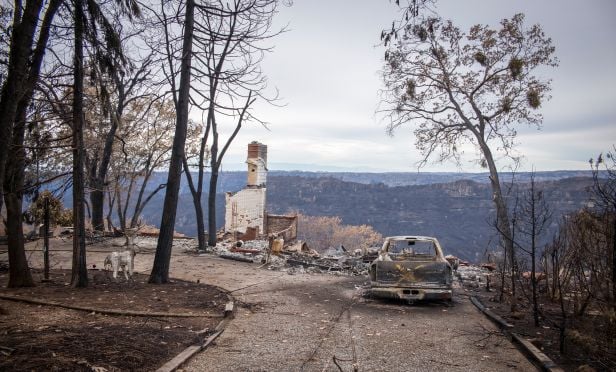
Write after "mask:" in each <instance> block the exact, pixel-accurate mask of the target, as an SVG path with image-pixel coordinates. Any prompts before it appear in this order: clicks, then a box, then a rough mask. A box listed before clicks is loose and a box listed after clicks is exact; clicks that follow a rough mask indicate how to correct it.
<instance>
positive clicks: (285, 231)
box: [225, 141, 297, 241]
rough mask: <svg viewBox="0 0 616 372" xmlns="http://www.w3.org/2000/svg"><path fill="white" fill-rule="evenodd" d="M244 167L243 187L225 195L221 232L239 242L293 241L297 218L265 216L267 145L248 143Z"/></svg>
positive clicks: (295, 235) (295, 234)
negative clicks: (274, 237) (272, 237)
mask: <svg viewBox="0 0 616 372" xmlns="http://www.w3.org/2000/svg"><path fill="white" fill-rule="evenodd" d="M246 164H247V167H248V169H247V170H248V175H247V182H246V187H245V188H244V189H242V190H240V191H237V192H227V193H226V195H225V232H227V233H231V234H233V235H234V236H235V237H237V238H238V239H242V240H253V239H257V238H259V237H264V236H266V235H277V236H280V237H283V238H284V239H285V241H290V240H294V239H295V238H296V237H297V216H284V215H268V213H267V211H266V201H267V198H266V196H267V146H266V145H264V144H262V143H259V142H256V141H253V142H251V143H249V144H248V157H247V159H246Z"/></svg>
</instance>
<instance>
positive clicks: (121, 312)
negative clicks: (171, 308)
mask: <svg viewBox="0 0 616 372" xmlns="http://www.w3.org/2000/svg"><path fill="white" fill-rule="evenodd" d="M0 299H2V300H8V301H18V302H25V303H29V304H34V305H45V306H56V307H61V308H65V309H70V310H79V311H87V312H90V313H92V312H94V313H99V314H106V315H124V316H146V317H168V318H222V317H223V315H222V314H219V315H213V314H192V313H157V312H147V311H145V312H142V311H131V310H113V309H111V310H108V309H97V308H92V307H85V306H74V305H65V304H62V303H59V302H54V301H43V300H37V299H34V298H27V297H14V296H7V295H0Z"/></svg>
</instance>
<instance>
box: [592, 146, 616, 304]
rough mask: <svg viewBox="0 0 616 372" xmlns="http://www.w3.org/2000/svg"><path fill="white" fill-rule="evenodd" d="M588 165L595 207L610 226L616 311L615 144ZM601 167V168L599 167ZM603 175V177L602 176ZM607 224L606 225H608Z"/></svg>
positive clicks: (612, 281)
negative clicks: (591, 177)
mask: <svg viewBox="0 0 616 372" xmlns="http://www.w3.org/2000/svg"><path fill="white" fill-rule="evenodd" d="M590 167H591V168H592V173H593V180H594V185H593V200H594V201H595V202H596V203H597V208H598V209H600V210H602V212H603V213H604V214H605V216H606V220H607V221H608V223H609V222H610V221H611V224H609V225H611V227H610V228H608V230H609V231H610V234H608V235H609V236H608V238H609V239H610V240H611V243H612V244H611V251H612V252H611V261H610V266H611V278H610V279H611V283H612V299H611V302H612V307H613V308H614V310H615V311H616V146H613V147H612V151H610V152H608V153H607V154H606V155H605V159H604V157H603V156H602V155H599V156H598V157H597V159H596V160H594V161H593V159H590ZM601 168H603V170H602V169H601ZM602 175H604V176H605V177H602ZM609 225H608V226H609Z"/></svg>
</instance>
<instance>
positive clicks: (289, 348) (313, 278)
mask: <svg viewBox="0 0 616 372" xmlns="http://www.w3.org/2000/svg"><path fill="white" fill-rule="evenodd" d="M190 244H191V243H188V242H181V241H180V242H178V243H177V244H176V246H174V247H175V248H174V252H173V254H172V263H171V276H172V277H175V278H178V279H184V280H189V281H197V280H199V281H201V282H203V283H207V284H213V285H216V286H220V287H222V288H224V289H226V290H228V291H229V292H230V293H231V295H232V296H234V297H235V299H236V302H237V304H238V305H239V306H237V310H236V317H235V319H234V320H233V321H232V322H230V323H229V325H228V326H227V328H226V330H225V331H224V333H223V334H222V335H221V336H220V337H219V338H218V339H217V340H216V342H215V343H214V344H213V345H212V346H210V347H209V348H208V349H206V350H205V351H204V352H202V353H200V354H197V355H196V356H195V357H193V358H192V359H191V360H189V362H188V363H187V364H186V365H185V366H184V367H183V369H184V370H186V371H353V370H358V371H427V370H458V371H462V370H464V371H469V370H472V371H497V370H498V371H501V370H520V371H530V370H536V369H535V367H534V366H533V365H532V364H531V363H530V362H528V361H527V359H526V358H525V357H524V356H523V355H522V354H521V353H520V352H519V351H518V350H517V349H516V348H515V347H514V346H513V345H512V344H511V343H510V342H509V341H508V340H507V339H506V338H505V337H504V336H502V335H501V334H500V332H499V331H498V330H497V328H496V327H495V326H493V325H492V323H490V321H488V320H487V319H486V318H485V317H484V316H483V315H482V314H481V313H480V312H479V311H477V310H476V309H475V307H474V306H473V305H472V304H471V303H470V302H469V300H468V298H467V297H466V296H465V295H464V292H463V290H461V289H459V290H458V292H457V293H456V298H455V302H454V306H451V307H450V306H448V305H447V304H445V303H428V304H417V305H413V306H409V305H406V304H404V303H399V302H386V301H381V300H375V299H365V298H363V297H362V296H361V288H362V286H363V285H364V284H365V280H366V278H364V277H357V276H356V277H348V276H334V275H328V274H297V275H289V274H287V273H286V272H279V271H270V270H266V269H263V268H259V266H260V265H259V264H250V263H243V262H235V261H229V260H224V259H220V258H218V257H215V256H212V255H201V256H195V255H189V254H187V253H184V252H183V251H184V249H185V248H188V246H189V245H190ZM142 247H143V248H144V249H142V252H141V253H140V254H138V255H137V258H138V259H137V261H136V267H135V269H136V271H137V272H140V273H144V274H148V273H149V270H150V268H151V265H152V261H153V254H152V253H151V252H153V247H152V246H151V245H150V246H147V244H145V243H142ZM105 255H106V253H105V252H104V251H101V252H97V249H96V247H94V246H93V248H91V249H90V253H89V254H88V263H89V264H92V263H98V264H102V261H103V259H104V257H105ZM36 256H38V255H36ZM30 260H31V262H32V263H34V264H40V262H39V259H38V258H37V257H35V255H32V256H31V257H30ZM52 265H53V266H54V267H56V268H57V267H58V266H62V267H64V268H69V267H70V252H69V251H54V252H52ZM460 292H462V293H460Z"/></svg>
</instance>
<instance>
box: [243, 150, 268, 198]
mask: <svg viewBox="0 0 616 372" xmlns="http://www.w3.org/2000/svg"><path fill="white" fill-rule="evenodd" d="M246 163H247V164H248V182H247V186H248V187H249V188H257V187H265V185H266V180H267V146H266V145H264V144H262V143H259V142H257V141H253V142H251V143H249V144H248V158H247V159H246Z"/></svg>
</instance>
